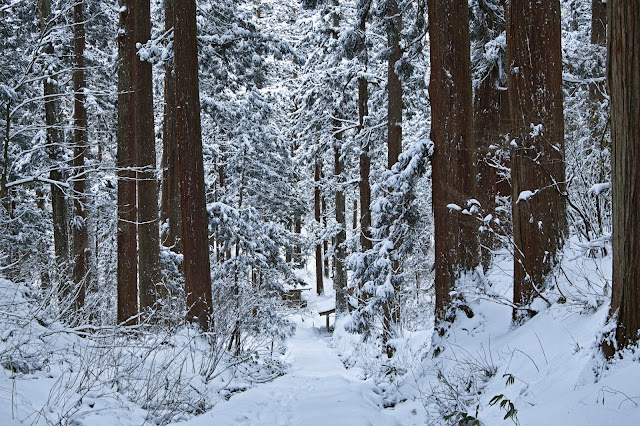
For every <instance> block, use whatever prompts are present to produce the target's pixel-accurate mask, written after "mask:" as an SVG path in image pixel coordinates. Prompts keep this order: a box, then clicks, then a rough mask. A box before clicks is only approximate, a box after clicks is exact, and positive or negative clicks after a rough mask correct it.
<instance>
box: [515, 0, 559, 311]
mask: <svg viewBox="0 0 640 426" xmlns="http://www.w3.org/2000/svg"><path fill="white" fill-rule="evenodd" d="M506 21H507V63H508V64H509V66H510V70H509V101H510V111H511V138H512V142H511V146H512V149H511V179H512V200H513V201H512V212H513V239H514V245H515V247H514V263H515V265H514V289H513V293H514V296H513V299H514V304H515V305H516V308H515V309H514V320H516V321H519V320H521V319H526V318H527V317H528V316H529V315H531V314H532V312H531V311H529V310H528V308H527V306H528V305H529V304H530V302H531V300H532V299H533V297H534V296H535V294H536V291H539V290H541V289H542V288H543V287H544V286H545V284H546V281H547V279H548V277H549V275H550V274H551V272H552V268H553V266H554V264H555V261H556V258H557V253H558V251H560V250H561V249H562V245H563V242H564V237H565V233H566V200H565V198H564V193H565V187H566V185H565V169H564V167H565V166H564V121H563V106H562V50H561V31H560V2H559V0H543V1H542V2H534V1H532V0H511V1H510V2H508V3H507V8H506ZM524 191H530V192H524ZM530 195H531V196H530Z"/></svg>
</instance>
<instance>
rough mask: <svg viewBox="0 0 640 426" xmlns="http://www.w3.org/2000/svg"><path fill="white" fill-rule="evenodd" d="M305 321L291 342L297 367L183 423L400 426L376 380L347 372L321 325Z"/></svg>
mask: <svg viewBox="0 0 640 426" xmlns="http://www.w3.org/2000/svg"><path fill="white" fill-rule="evenodd" d="M308 323H309V321H307V322H306V323H305V322H299V323H298V327H297V330H296V334H295V335H294V336H293V337H292V338H291V339H290V340H289V341H288V353H287V361H288V362H289V363H290V364H291V368H290V369H289V371H288V372H287V374H285V375H284V376H282V377H278V378H277V379H275V380H274V381H272V382H270V383H265V384H260V385H256V386H255V387H254V388H251V389H249V390H247V391H246V392H243V393H241V394H238V395H235V396H233V397H231V399H230V400H229V401H226V402H223V403H220V404H218V405H216V406H215V407H214V408H213V409H212V410H211V411H209V412H207V413H205V414H203V415H201V416H198V417H197V418H195V419H192V420H190V421H188V422H186V423H181V424H182V425H190V426H195V425H207V426H211V425H221V426H222V425H224V426H227V425H256V426H257V425H259V426H263V425H265V426H270V425H274V426H275V425H278V426H298V425H304V426H313V425H318V426H320V425H322V426H340V425H345V426H346V425H349V426H354V425H357V426H359V425H362V426H364V425H367V426H368V425H370V426H387V425H399V424H400V423H398V422H397V421H395V420H394V419H393V418H392V417H390V416H388V415H387V414H385V413H384V412H382V408H381V407H382V398H381V397H380V396H379V395H378V394H377V393H376V392H375V390H376V388H375V386H374V385H373V384H371V383H368V382H363V381H362V380H359V379H358V378H357V377H355V374H354V373H352V372H350V371H349V370H347V369H346V368H345V367H344V365H343V364H342V362H341V361H340V358H339V357H338V356H337V355H336V353H335V352H334V351H333V350H332V349H331V348H330V347H329V346H328V344H327V338H326V337H324V336H323V335H322V334H321V332H320V331H319V329H318V328H314V327H312V326H311V325H310V324H308Z"/></svg>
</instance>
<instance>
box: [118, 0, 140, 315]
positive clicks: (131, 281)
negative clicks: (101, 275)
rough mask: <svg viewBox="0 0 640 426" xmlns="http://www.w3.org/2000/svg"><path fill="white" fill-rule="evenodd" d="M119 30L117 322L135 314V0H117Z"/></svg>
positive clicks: (136, 286) (136, 263)
mask: <svg viewBox="0 0 640 426" xmlns="http://www.w3.org/2000/svg"><path fill="white" fill-rule="evenodd" d="M119 5H120V8H121V10H122V11H121V12H120V23H119V27H120V31H119V33H118V56H119V58H118V134H117V139H118V153H117V159H116V165H117V169H118V235H117V245H118V271H117V280H118V315H117V318H118V323H120V324H123V323H124V324H128V325H130V324H133V323H135V322H136V320H131V318H134V317H136V315H137V314H138V280H137V277H138V273H137V269H138V266H137V265H138V258H137V247H136V221H137V211H136V180H135V179H136V174H135V171H134V169H133V168H134V166H135V161H136V160H135V155H136V152H135V122H136V121H135V94H134V82H135V63H134V61H136V60H137V58H136V50H135V15H134V12H135V0H120V3H119Z"/></svg>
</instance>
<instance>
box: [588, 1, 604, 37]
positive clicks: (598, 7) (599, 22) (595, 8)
mask: <svg viewBox="0 0 640 426" xmlns="http://www.w3.org/2000/svg"><path fill="white" fill-rule="evenodd" d="M591 43H592V44H599V45H601V46H604V45H605V44H607V3H606V2H605V1H602V0H591Z"/></svg>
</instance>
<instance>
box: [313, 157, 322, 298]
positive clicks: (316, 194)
mask: <svg viewBox="0 0 640 426" xmlns="http://www.w3.org/2000/svg"><path fill="white" fill-rule="evenodd" d="M313 183H314V188H313V213H314V218H315V220H316V226H318V227H320V226H321V222H320V163H319V162H318V160H316V163H315V166H314V173H313ZM316 291H317V293H318V295H320V294H322V293H324V278H323V276H322V244H321V243H318V244H316Z"/></svg>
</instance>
